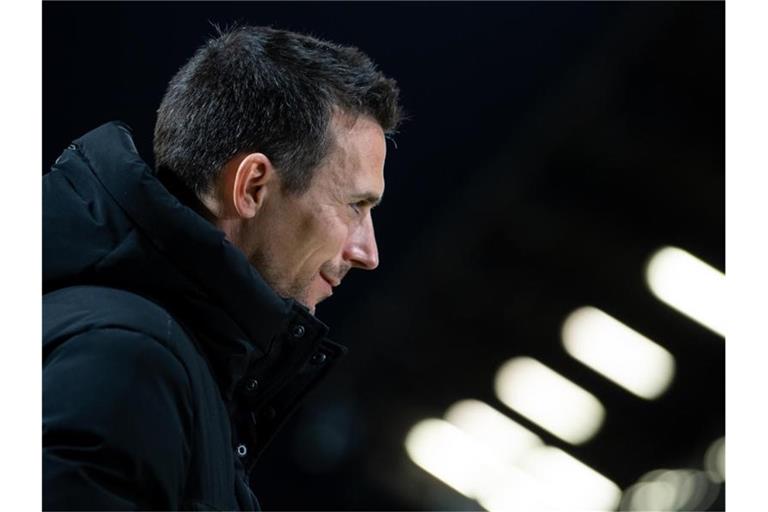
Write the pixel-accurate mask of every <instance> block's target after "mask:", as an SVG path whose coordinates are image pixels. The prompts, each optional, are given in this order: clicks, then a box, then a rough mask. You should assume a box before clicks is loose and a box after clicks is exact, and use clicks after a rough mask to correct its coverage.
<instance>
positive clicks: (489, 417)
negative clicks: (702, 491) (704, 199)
mask: <svg viewBox="0 0 768 512" xmlns="http://www.w3.org/2000/svg"><path fill="white" fill-rule="evenodd" d="M724 280H725V279H724V276H723V274H722V273H721V272H719V271H717V270H716V269H714V268H712V267H710V266H709V265H707V264H706V263H704V262H702V261H701V260H699V259H697V258H695V257H694V256H692V255H691V254H689V253H687V252H685V251H683V250H682V249H678V248H675V247H666V248H663V249H661V250H659V251H657V252H656V253H655V254H654V255H653V256H652V257H651V258H650V260H649V263H648V265H647V266H646V281H647V283H648V286H649V288H650V289H651V291H652V292H653V293H654V295H655V296H656V297H658V298H659V299H660V300H661V301H662V302H664V303H665V304H668V305H669V306H671V307H672V308H674V309H676V310H678V311H680V312H681V313H683V314H685V315H686V316H688V317H690V318H692V319H693V320H695V321H697V322H699V323H700V324H702V325H704V326H705V327H707V328H709V329H710V330H712V331H714V332H715V333H717V334H720V335H723V333H724V331H725V329H724V321H723V318H722V311H723V310H724V308H722V307H721V304H719V303H718V300H719V299H721V298H722V297H724V290H723V288H724ZM561 335H562V342H563V346H564V348H565V350H566V351H567V352H568V354H570V355H571V356H572V357H573V358H575V359H576V360H578V361H580V362H581V363H582V364H584V365H586V366H588V367H589V368H591V369H592V370H594V371H595V372H597V373H599V374H601V375H603V376H604V377H606V378H607V379H609V380H611V381H612V382H614V383H615V384H617V385H618V386H620V387H622V388H623V389H625V390H627V391H628V392H630V393H632V394H633V395H635V396H637V397H639V398H642V399H645V400H653V399H655V398H658V397H659V396H661V395H662V394H663V393H664V392H665V391H666V390H667V388H668V387H669V385H670V384H671V382H672V380H673V377H674V373H675V360H674V357H673V356H672V354H670V353H669V352H668V351H667V350H666V349H664V348H663V347H661V346H660V345H658V344H657V343H655V342H653V341H652V340H650V339H648V338H647V337H645V336H643V335H642V334H640V333H639V332H637V331H635V330H633V329H632V328H630V327H628V326H627V325H625V324H623V323H622V322H620V321H619V320H617V319H615V318H613V317H611V316H610V315H608V314H607V313H605V312H603V311H601V310H599V309H597V308H595V307H592V306H585V307H582V308H579V309H577V310H575V311H573V312H572V313H571V314H570V315H568V317H567V318H566V319H565V321H564V323H563V326H562V330H561ZM495 390H496V394H497V396H498V397H499V399H500V401H501V402H503V403H504V404H505V405H506V406H508V407H509V408H510V409H513V410H515V411H516V412H518V413H519V414H521V415H522V416H524V417H526V418H527V419H529V420H531V421H532V422H534V423H536V424H538V425H539V426H541V427H542V428H543V429H545V430H547V431H548V432H550V433H552V434H553V435H555V436H557V437H558V438H560V439H562V440H564V441H566V442H568V443H570V444H573V445H578V444H582V443H584V442H586V441H588V440H589V439H591V438H593V437H594V436H595V434H596V433H597V432H598V430H599V429H600V427H601V425H602V423H603V420H604V418H605V414H606V411H605V408H604V407H603V405H602V404H601V403H600V401H599V400H598V399H597V398H596V397H595V396H594V395H593V394H591V393H590V392H588V391H587V390H585V389H583V388H581V387H580V386H578V385H576V384H575V383H573V382H571V381H570V380H568V379H567V378H565V377H563V376H562V375H560V374H558V373H557V372H555V371H554V370H552V369H550V368H549V367H547V366H546V365H544V364H543V363H541V362H539V361H537V360H536V359H533V358H531V357H516V358H513V359H511V360H509V361H507V362H506V363H504V364H503V365H502V366H501V368H500V369H499V371H498V372H497V374H496V379H495ZM405 446H406V451H407V453H408V455H409V456H410V457H411V459H412V460H413V461H414V462H415V463H416V464H417V465H419V466H420V467H421V468H422V469H424V470H426V471H427V472H429V473H431V474H433V475H434V476H435V477H437V478H438V479H440V480H442V481H443V482H444V483H446V484H447V485H449V486H451V487H453V488H454V489H456V490H457V491H459V492H460V493H462V494H464V495H465V496H467V497H469V498H472V499H475V500H477V501H478V502H479V503H480V504H481V505H482V506H483V507H485V508H486V509H488V510H510V509H515V508H523V509H527V510H533V509H551V510H615V509H616V508H617V507H618V506H619V505H621V506H622V508H624V509H629V510H640V509H642V510H654V509H656V507H655V505H656V504H655V503H653V502H652V501H651V502H649V501H648V499H649V497H650V498H651V499H657V501H658V500H659V499H660V498H658V496H659V494H658V492H661V491H658V490H659V489H668V488H670V487H672V488H675V489H677V488H679V487H680V486H677V487H675V486H674V485H673V484H671V483H670V481H672V480H673V479H674V478H676V477H678V476H679V477H680V478H678V479H677V481H679V482H691V481H698V480H696V478H698V477H697V476H696V477H690V475H692V474H694V475H698V473H691V472H690V471H693V470H679V471H683V473H674V472H673V473H669V472H666V473H664V472H661V473H659V472H656V473H654V475H652V478H651V477H649V478H648V479H646V480H643V479H641V481H639V482H638V483H637V484H636V485H635V486H633V487H631V488H630V489H628V490H627V492H626V493H624V494H622V491H621V489H620V488H619V487H618V486H617V485H616V484H615V483H614V482H612V481H611V480H609V479H608V478H606V477H605V476H603V475H601V474H600V473H598V472H597V471H595V470H594V469H592V468H590V467H589V466H587V465H585V464H584V463H582V462H580V461H579V460H577V459H575V458H573V457H572V456H570V455H569V454H567V453H566V452H564V451H563V450H560V449H559V448H556V447H554V446H549V445H546V444H544V442H543V441H542V440H541V438H540V437H538V436H537V435H536V434H534V433H533V432H531V431H530V430H528V429H526V428H525V427H523V426H522V425H520V424H518V423H516V422H515V421H513V420H512V419H511V418H509V417H508V416H507V415H505V414H503V413H501V412H499V411H497V410H495V409H494V408H493V407H491V406H490V405H488V404H485V403H482V402H479V401H476V400H463V401H460V402H458V403H456V404H455V405H454V406H452V407H451V408H450V409H449V410H448V411H447V412H446V414H445V416H444V418H443V419H437V418H431V419H426V420H423V421H421V422H419V423H418V424H416V425H415V426H414V427H413V428H412V429H411V431H410V432H409V434H408V436H407V437H406V440H405ZM685 471H689V472H687V473H686V472H685ZM708 474H710V475H711V474H713V473H712V472H711V471H710V472H709V473H708ZM660 475H666V476H664V478H666V480H664V479H662V480H661V481H660V482H661V483H659V482H657V480H658V478H660V477H661V476H660ZM670 475H676V476H670ZM681 475H683V476H687V477H690V478H683V476H681ZM723 475H724V473H723ZM691 479H693V480H691ZM648 485H651V486H652V487H651V488H649V487H647V486H648ZM691 485H693V484H691ZM665 486H666V487H665ZM689 487H690V486H689ZM694 487H695V485H694ZM648 489H656V490H657V491H658V492H655V491H653V490H650V491H649V490H648ZM668 494H669V493H668ZM683 494H684V493H683ZM654 497H655V498H654ZM675 499H676V500H677V501H681V498H680V496H677V497H676V498H675ZM633 500H634V501H633ZM662 501H663V500H662ZM667 501H669V500H667ZM677 501H675V502H674V503H672V506H674V505H675V504H676V503H677ZM664 503H666V504H667V505H669V503H667V502H664ZM635 505H638V506H640V507H641V508H639V509H638V508H634V506H635ZM648 505H652V506H648ZM627 507H629V508H627ZM666 509H668V510H675V508H669V506H667V508H666Z"/></svg>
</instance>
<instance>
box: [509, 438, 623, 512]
mask: <svg viewBox="0 0 768 512" xmlns="http://www.w3.org/2000/svg"><path fill="white" fill-rule="evenodd" d="M519 467H520V469H522V470H523V471H524V472H525V473H527V474H528V475H530V476H532V477H533V478H535V479H536V480H538V481H540V482H542V483H544V484H545V485H546V486H547V487H549V488H550V489H551V495H550V497H549V501H550V503H552V505H553V506H554V507H555V508H557V509H558V510H615V509H616V506H617V505H618V504H619V500H620V499H621V489H620V488H619V487H618V486H617V485H616V484H615V483H613V482H612V481H611V480H609V479H608V478H606V477H605V476H603V475H601V474H600V473H598V472H597V471H595V470H594V469H592V468H590V467H589V466H587V465H586V464H584V463H583V462H581V461H579V460H578V459H575V458H574V457H572V456H571V455H569V454H567V453H566V452H564V451H563V450H561V449H560V448H555V447H554V446H541V447H537V448H534V449H533V450H531V451H530V452H529V453H528V454H527V455H526V457H525V458H524V460H522V461H521V462H520V463H519Z"/></svg>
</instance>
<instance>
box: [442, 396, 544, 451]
mask: <svg viewBox="0 0 768 512" xmlns="http://www.w3.org/2000/svg"><path fill="white" fill-rule="evenodd" d="M445 419H446V420H447V421H449V422H450V423H452V424H454V425H456V426H457V427H459V428H460V429H461V430H463V431H464V432H466V433H467V434H469V435H470V436H471V437H472V438H473V439H475V440H476V441H477V442H480V443H483V444H485V445H487V446H488V447H490V448H491V449H493V450H494V452H495V453H496V454H497V455H498V456H499V457H500V458H502V459H505V461H508V462H513V461H515V460H518V458H520V457H521V456H523V455H525V454H526V453H527V452H529V451H530V450H531V448H533V447H536V446H542V445H543V444H544V442H543V441H542V440H541V438H540V437H539V436H537V435H536V434H534V433H533V432H531V431H530V430H528V429H527V428H525V427H523V426H522V425H520V424H519V423H517V422H515V421H514V420H512V419H511V418H510V417H509V416H506V415H505V414H502V413H501V412H499V411H497V410H496V409H494V408H493V407H491V406H490V405H488V404H485V403H483V402H480V401H478V400H462V401H460V402H457V403H455V404H454V405H452V406H451V407H450V409H448V411H447V412H446V413H445Z"/></svg>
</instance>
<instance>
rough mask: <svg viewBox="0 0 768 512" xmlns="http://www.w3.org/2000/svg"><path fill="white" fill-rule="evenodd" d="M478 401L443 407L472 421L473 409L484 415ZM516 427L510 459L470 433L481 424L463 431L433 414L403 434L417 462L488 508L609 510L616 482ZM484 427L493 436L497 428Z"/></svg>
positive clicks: (616, 495)
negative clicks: (512, 452) (522, 447)
mask: <svg viewBox="0 0 768 512" xmlns="http://www.w3.org/2000/svg"><path fill="white" fill-rule="evenodd" d="M484 405H485V404H482V403H481V402H476V401H464V402H459V403H458V404H456V406H454V407H452V408H451V410H449V416H450V417H451V418H452V419H454V420H457V421H458V422H459V423H462V424H465V425H470V426H472V425H473V424H474V425H476V424H477V423H478V422H477V420H476V415H477V411H483V412H481V413H480V414H481V415H485V414H486V413H488V412H489V411H488V409H491V408H490V406H486V407H488V409H485V408H484V407H482V406H484ZM491 411H493V410H492V409H491ZM493 412H496V411H493ZM497 414H500V413H497ZM468 416H469V417H470V421H467V417H468ZM491 416H493V415H491ZM473 417H474V418H473ZM497 419H498V418H497ZM509 421H512V420H509ZM506 427H508V425H506ZM518 427H519V429H520V430H518V429H517V428H512V429H511V430H509V432H510V433H511V435H513V436H514V437H516V438H518V439H519V440H524V441H525V443H526V444H525V445H527V446H528V448H524V449H520V447H521V446H525V445H521V444H517V443H513V446H514V447H515V448H516V449H517V452H516V453H517V456H516V457H515V458H514V460H510V459H509V458H506V457H505V455H508V454H509V452H507V453H506V454H505V453H504V452H500V451H498V450H496V449H494V446H492V445H491V444H489V443H488V442H487V441H488V440H487V439H478V438H475V437H474V434H479V433H481V432H482V431H483V429H475V430H474V431H473V432H474V434H468V433H466V432H464V431H463V430H461V429H460V428H458V427H456V426H455V425H453V424H451V423H448V422H446V421H443V420H438V419H427V420H423V421H421V422H419V423H417V424H416V425H415V426H414V427H413V428H412V429H411V431H410V432H409V433H408V436H407V437H406V440H405V446H406V450H407V452H408V455H409V456H410V457H411V459H412V460H413V461H414V462H415V463H416V464H417V465H419V466H420V467H421V468H423V469H424V470H426V471H427V472H429V473H431V474H432V475H434V476H435V477H437V478H438V479H440V480H442V481H443V482H444V483H446V484H448V485H449V486H451V487H453V488H454V489H456V490H457V491H459V492H460V493H461V494H463V495H465V496H467V497H469V498H472V499H475V500H477V501H478V503H480V504H481V505H482V506H483V507H484V508H486V509H488V510H491V511H508V510H562V511H572V510H591V511H599V510H606V511H607V510H615V508H616V505H617V503H618V501H619V498H620V497H621V491H620V490H619V488H618V487H617V486H616V484H614V483H613V482H611V481H610V480H608V479H607V478H605V477H604V476H602V475H601V474H599V473H597V472H596V471H594V470H593V469H591V468H590V467H588V466H586V465H584V464H583V463H581V462H579V461H578V460H576V459H575V458H573V457H571V456H570V455H568V454H567V453H565V452H564V451H562V450H560V449H559V448H554V447H551V446H545V445H543V444H541V443H540V441H538V436H536V435H535V434H533V433H531V432H526V431H525V428H524V427H522V426H518ZM471 428H474V427H471ZM484 428H485V427H484ZM490 432H492V436H494V437H495V436H496V435H497V433H498V432H496V433H494V432H493V431H492V430H490Z"/></svg>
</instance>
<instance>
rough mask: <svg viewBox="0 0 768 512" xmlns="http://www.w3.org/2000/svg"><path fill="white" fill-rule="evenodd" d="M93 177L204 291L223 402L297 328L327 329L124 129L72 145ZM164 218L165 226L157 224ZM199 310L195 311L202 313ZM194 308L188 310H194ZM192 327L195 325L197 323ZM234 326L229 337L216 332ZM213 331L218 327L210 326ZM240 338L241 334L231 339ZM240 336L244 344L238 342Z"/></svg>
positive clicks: (106, 129)
mask: <svg viewBox="0 0 768 512" xmlns="http://www.w3.org/2000/svg"><path fill="white" fill-rule="evenodd" d="M75 145H76V146H77V147H78V149H79V151H80V154H81V155H82V156H83V158H84V159H85V160H86V162H87V163H88V167H89V168H90V169H91V171H92V172H93V175H94V176H95V178H96V179H97V180H98V181H99V182H100V183H101V185H102V186H103V187H104V189H105V190H106V192H107V193H108V194H109V195H110V196H111V198H112V199H113V200H114V202H115V203H117V204H118V205H119V207H120V208H121V209H122V210H123V212H124V213H125V215H126V216H127V217H129V219H130V221H131V222H132V223H133V224H134V225H135V226H137V227H138V229H139V230H140V232H141V234H142V235H143V236H144V237H146V239H147V240H148V241H149V243H150V244H151V245H152V246H153V248H154V249H155V250H156V251H157V252H159V253H161V254H162V255H163V256H164V257H165V258H166V259H167V260H168V261H169V262H170V263H171V264H172V265H173V266H174V267H175V268H176V269H178V271H179V272H181V273H183V274H184V275H185V277H186V279H187V280H188V281H191V282H192V283H193V284H194V287H195V288H196V289H199V290H200V291H201V292H202V294H203V295H204V298H201V299H200V300H202V301H204V302H205V303H206V306H207V305H211V304H213V305H215V308H213V309H211V308H210V307H208V308H206V312H209V311H214V313H212V316H211V317H209V318H208V319H207V320H206V321H203V320H202V319H198V320H199V321H200V322H201V323H206V322H207V323H208V327H210V328H212V329H214V331H213V334H211V335H210V336H209V338H212V339H213V341H214V342H215V345H216V346H215V347H213V348H211V347H206V349H207V350H209V351H211V350H212V352H213V357H214V358H215V359H218V361H217V362H218V366H221V365H222V364H223V365H224V366H225V368H224V369H223V370H224V371H223V374H224V375H222V371H221V370H222V368H218V370H220V371H218V372H217V373H219V374H220V376H219V377H220V378H222V377H226V382H223V383H222V384H223V386H224V389H223V391H224V392H225V394H226V395H230V396H231V393H232V392H233V389H234V387H235V386H236V385H237V384H238V382H239V380H240V379H241V378H242V377H243V376H244V375H245V374H246V373H247V371H248V367H249V366H251V365H252V362H253V361H254V360H256V359H259V358H261V357H263V356H264V355H267V354H269V352H270V351H271V349H272V346H273V344H274V341H275V340H276V339H278V338H279V337H280V336H282V335H284V333H285V332H287V331H288V330H289V329H290V328H292V327H293V326H294V325H295V324H296V323H297V322H300V323H301V324H302V325H303V326H305V328H307V329H309V330H310V331H311V332H312V333H313V334H314V335H315V336H317V337H320V338H322V337H323V336H324V335H325V334H326V333H327V331H328V328H327V327H326V326H325V325H324V324H323V323H322V322H320V321H319V320H318V319H316V318H315V317H314V316H313V315H311V314H310V313H309V311H308V310H307V309H306V308H305V307H304V306H303V305H301V304H299V303H297V302H295V301H294V300H292V299H284V298H281V297H279V296H278V295H277V294H276V293H275V292H274V290H272V288H270V287H269V286H268V285H267V284H266V282H265V281H264V280H263V278H262V277H261V275H260V274H259V273H258V272H257V271H256V270H255V269H254V268H253V267H252V266H251V264H250V263H249V262H248V260H247V258H246V257H245V255H244V254H243V253H242V252H241V251H240V250H239V249H238V248H236V247H235V246H234V245H233V244H232V243H231V242H230V241H229V240H227V239H226V237H225V235H224V233H223V232H222V231H220V230H219V229H217V228H216V227H215V226H213V225H212V224H211V223H210V222H209V221H207V220H205V219H204V218H203V217H201V216H200V215H199V214H198V213H196V212H195V211H193V210H192V209H191V208H189V207H187V206H185V205H184V204H182V203H181V202H180V201H179V200H178V198H176V197H175V196H174V195H172V194H171V193H169V192H168V191H167V190H166V188H165V187H164V186H163V184H162V183H161V182H160V181H159V180H158V179H157V177H156V176H155V175H154V174H153V172H152V171H151V169H150V168H149V166H147V164H146V163H145V162H144V161H143V160H142V159H141V157H140V156H139V154H138V152H137V151H136V147H135V146H134V143H133V140H132V138H131V134H130V129H129V128H128V127H127V126H126V125H125V124H123V123H120V122H112V123H108V124H105V125H102V126H100V127H99V128H96V129H95V130H93V131H91V132H89V133H87V134H86V135H84V136H83V137H81V138H79V139H77V140H76V141H75ZM159 219H162V221H159ZM201 309H202V308H199V307H197V310H201ZM195 310H196V306H193V307H191V308H190V309H188V310H187V311H195ZM192 321H194V319H192ZM228 321H229V322H230V323H231V322H233V323H234V324H236V327H237V328H236V329H229V330H228V331H227V332H226V333H225V334H222V331H215V329H219V328H221V326H222V325H223V324H226V323H227V322H228ZM211 324H216V325H215V326H212V325H211ZM233 332H235V333H236V334H232V333H233ZM239 333H242V335H244V337H245V338H246V339H245V340H237V339H236V338H238V337H243V336H238V335H237V334H239Z"/></svg>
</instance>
